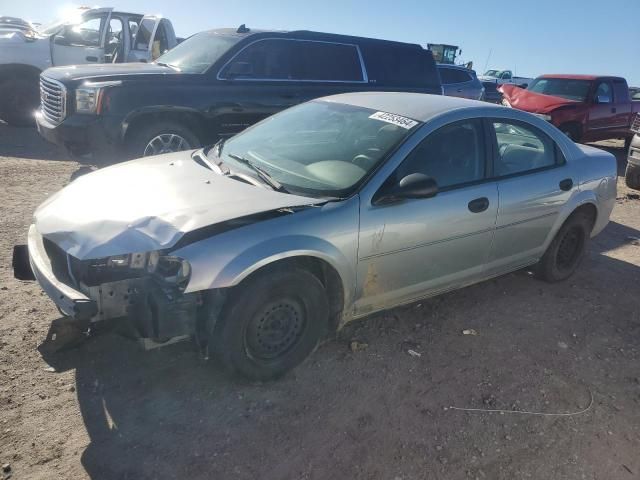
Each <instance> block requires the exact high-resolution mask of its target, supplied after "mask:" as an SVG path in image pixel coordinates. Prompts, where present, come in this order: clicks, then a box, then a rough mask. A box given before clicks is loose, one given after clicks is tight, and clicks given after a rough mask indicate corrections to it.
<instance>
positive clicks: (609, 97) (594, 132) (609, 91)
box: [587, 81, 616, 141]
mask: <svg viewBox="0 0 640 480" xmlns="http://www.w3.org/2000/svg"><path fill="white" fill-rule="evenodd" d="M588 101H591V102H592V105H591V107H590V108H589V121H588V123H587V131H588V137H587V138H588V139H589V140H590V141H594V140H600V139H605V138H609V136H610V135H611V130H612V126H613V125H614V124H615V118H616V105H615V103H614V99H613V85H612V84H611V82H609V81H601V82H599V83H598V84H597V85H596V87H595V91H594V92H593V95H592V97H591V99H589V100H588Z"/></svg>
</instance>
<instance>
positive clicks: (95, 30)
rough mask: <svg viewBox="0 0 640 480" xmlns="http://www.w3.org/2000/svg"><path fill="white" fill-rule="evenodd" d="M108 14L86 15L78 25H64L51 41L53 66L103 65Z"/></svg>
mask: <svg viewBox="0 0 640 480" xmlns="http://www.w3.org/2000/svg"><path fill="white" fill-rule="evenodd" d="M110 15H111V13H110V12H108V11H107V12H105V11H102V12H96V13H88V14H86V15H84V16H83V18H82V20H81V21H80V22H79V23H75V24H69V25H65V26H64V27H63V28H62V29H61V30H60V31H59V32H58V33H56V34H55V35H54V37H53V39H52V42H53V43H52V45H51V55H52V60H53V65H54V66H63V65H81V64H86V63H104V60H105V41H106V38H105V37H106V31H107V25H108V23H109V18H110Z"/></svg>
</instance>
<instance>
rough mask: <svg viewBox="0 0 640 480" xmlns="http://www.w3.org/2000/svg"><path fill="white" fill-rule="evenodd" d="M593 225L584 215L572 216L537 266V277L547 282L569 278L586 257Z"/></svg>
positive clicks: (561, 228)
mask: <svg viewBox="0 0 640 480" xmlns="http://www.w3.org/2000/svg"><path fill="white" fill-rule="evenodd" d="M591 224H592V222H591V219H590V218H589V217H588V216H586V215H584V214H582V213H579V212H578V213H574V214H573V215H571V216H570V217H569V218H568V219H567V221H566V222H565V223H564V225H562V227H560V230H559V231H558V233H557V234H556V236H555V238H554V239H553V241H552V242H551V244H550V245H549V248H547V251H546V252H545V254H544V255H543V256H542V258H541V259H540V261H539V262H538V264H537V265H536V267H535V269H534V273H535V275H536V276H537V277H538V278H540V279H541V280H544V281H547V282H559V281H562V280H566V279H567V278H569V277H570V276H571V275H572V274H573V273H574V272H575V271H576V269H577V268H578V265H580V261H581V260H582V257H583V256H584V253H585V251H586V247H587V243H588V241H589V232H590V231H591Z"/></svg>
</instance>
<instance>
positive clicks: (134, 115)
mask: <svg viewBox="0 0 640 480" xmlns="http://www.w3.org/2000/svg"><path fill="white" fill-rule="evenodd" d="M162 114H168V115H175V116H180V115H183V116H191V117H195V118H199V119H201V120H203V115H202V112H200V111H199V110H196V109H195V108H190V107H179V106H174V105H151V106H148V107H142V108H139V109H137V110H133V111H131V112H130V113H128V114H127V116H126V117H125V118H124V120H123V121H122V127H121V130H120V140H124V138H125V137H126V135H127V131H128V130H129V127H130V126H131V124H132V123H134V122H135V121H136V120H138V119H139V118H140V117H143V116H146V115H162Z"/></svg>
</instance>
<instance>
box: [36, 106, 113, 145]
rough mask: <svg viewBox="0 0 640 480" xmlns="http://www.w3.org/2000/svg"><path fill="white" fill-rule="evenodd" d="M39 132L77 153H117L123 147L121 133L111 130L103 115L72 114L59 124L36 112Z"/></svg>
mask: <svg viewBox="0 0 640 480" xmlns="http://www.w3.org/2000/svg"><path fill="white" fill-rule="evenodd" d="M36 126H37V128H38V133H39V134H40V135H41V136H42V137H44V138H45V139H46V140H47V141H48V142H51V143H55V144H56V145H59V146H61V147H64V148H66V149H67V150H69V151H70V152H72V153H73V154H75V155H85V154H94V153H97V154H100V155H104V154H109V153H113V154H115V153H117V152H118V151H119V150H120V148H121V147H122V142H121V140H120V137H119V135H118V134H117V133H116V134H114V133H112V132H111V128H110V127H111V125H110V122H108V121H107V120H105V118H104V117H101V116H95V117H93V116H90V115H71V116H69V117H67V118H65V119H64V121H63V122H62V123H60V124H58V125H54V124H52V123H49V121H48V120H47V119H46V118H45V117H44V116H43V115H42V114H41V113H40V112H38V113H36Z"/></svg>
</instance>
